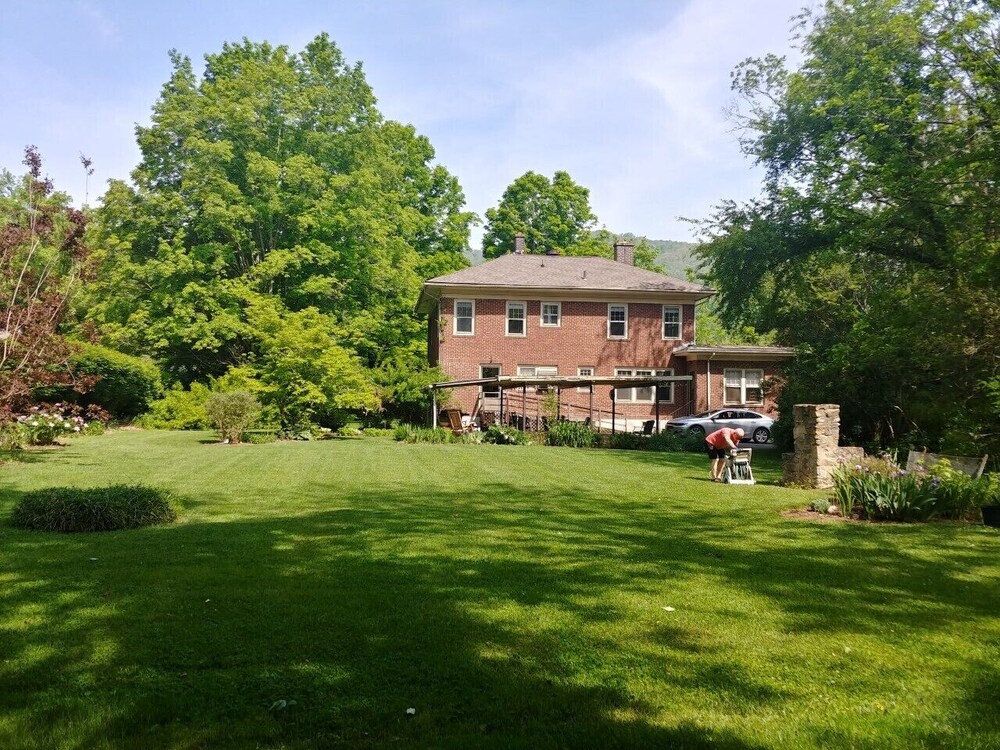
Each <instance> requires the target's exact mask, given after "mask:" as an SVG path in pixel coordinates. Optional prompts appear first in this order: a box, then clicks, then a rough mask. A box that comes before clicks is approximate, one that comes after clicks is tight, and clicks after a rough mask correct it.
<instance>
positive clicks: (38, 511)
mask: <svg viewBox="0 0 1000 750" xmlns="http://www.w3.org/2000/svg"><path fill="white" fill-rule="evenodd" d="M176 518H177V514H176V513H175V512H174V509H173V508H172V507H171V505H170V496H169V495H168V494H167V493H166V492H164V491H163V490H161V489H157V488H155V487H145V486H143V485H139V484H135V485H124V484H120V485H113V486H110V487H94V488H89V489H81V488H79V487H51V488H49V489H44V490H36V491H34V492H29V493H27V494H25V495H24V496H23V497H22V498H21V499H20V500H19V501H18V503H17V505H15V506H14V512H13V514H12V515H11V523H12V524H13V525H14V526H17V527H19V528H22V529H34V530H38V531H66V532H71V531H112V530H115V529H135V528H139V527H142V526H153V525H155V524H162V523H169V522H171V521H173V520H175V519H176Z"/></svg>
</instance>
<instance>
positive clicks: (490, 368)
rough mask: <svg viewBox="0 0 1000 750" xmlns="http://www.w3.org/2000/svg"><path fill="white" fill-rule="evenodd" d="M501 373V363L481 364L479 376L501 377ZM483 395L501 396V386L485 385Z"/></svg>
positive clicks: (489, 396)
mask: <svg viewBox="0 0 1000 750" xmlns="http://www.w3.org/2000/svg"><path fill="white" fill-rule="evenodd" d="M500 373H501V369H500V365H479V377H481V378H498V377H500ZM483 396H485V397H486V398H499V397H500V386H497V385H484V386H483Z"/></svg>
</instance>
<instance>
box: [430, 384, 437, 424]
mask: <svg viewBox="0 0 1000 750" xmlns="http://www.w3.org/2000/svg"><path fill="white" fill-rule="evenodd" d="M431 426H432V427H433V428H434V429H435V430H436V429H437V428H438V392H437V388H431Z"/></svg>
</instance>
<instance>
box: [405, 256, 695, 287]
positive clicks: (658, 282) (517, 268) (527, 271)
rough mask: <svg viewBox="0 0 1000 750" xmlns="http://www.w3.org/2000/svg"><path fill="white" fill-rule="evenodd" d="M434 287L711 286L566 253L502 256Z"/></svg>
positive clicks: (435, 281) (448, 276)
mask: <svg viewBox="0 0 1000 750" xmlns="http://www.w3.org/2000/svg"><path fill="white" fill-rule="evenodd" d="M425 283H426V284H428V285H431V286H444V285H457V286H483V287H524V288H528V289H589V290H597V291H629V292H631V291H643V292H695V293H697V292H703V293H705V294H706V295H708V294H711V293H712V291H713V290H712V289H710V288H709V287H706V286H702V285H701V284H692V283H691V282H690V281H682V280H681V279H675V278H673V277H671V276H667V275H665V274H662V273H656V272H655V271H647V270H645V269H643V268H636V267H635V266H631V265H628V264H627V263H619V262H617V261H613V260H609V259H607V258H597V257H592V256H582V257H581V256H563V255H528V254H524V255H517V254H514V253H511V254H508V255H502V256H500V257H499V258H495V259H493V260H489V261H486V262H485V263H482V264H480V265H478V266H472V267H471V268H463V269H462V270H461V271H455V272H454V273H449V274H445V275H444V276H436V277H435V278H433V279H429V280H428V281H427V282H425Z"/></svg>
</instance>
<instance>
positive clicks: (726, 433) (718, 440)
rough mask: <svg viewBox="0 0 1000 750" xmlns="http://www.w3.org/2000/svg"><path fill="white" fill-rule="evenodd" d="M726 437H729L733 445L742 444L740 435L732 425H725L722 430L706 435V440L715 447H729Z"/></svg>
mask: <svg viewBox="0 0 1000 750" xmlns="http://www.w3.org/2000/svg"><path fill="white" fill-rule="evenodd" d="M726 438H729V440H731V441H732V443H733V445H739V444H740V436H739V435H737V434H736V430H734V429H732V428H731V427H723V428H722V429H721V430H716V431H715V432H713V433H712V434H711V435H708V436H706V437H705V442H706V443H708V444H709V445H711V446H712V447H713V448H728V447H729V443H727V442H726Z"/></svg>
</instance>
